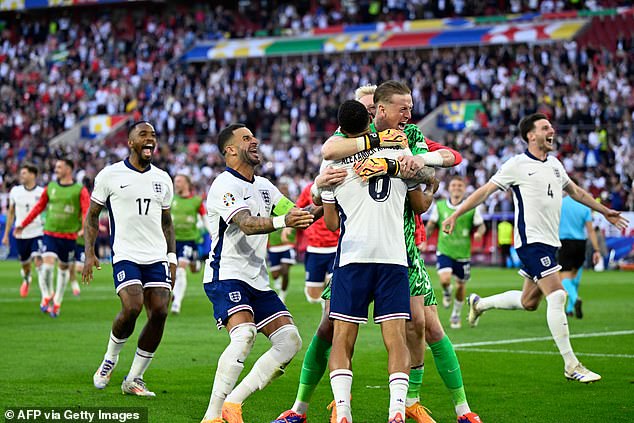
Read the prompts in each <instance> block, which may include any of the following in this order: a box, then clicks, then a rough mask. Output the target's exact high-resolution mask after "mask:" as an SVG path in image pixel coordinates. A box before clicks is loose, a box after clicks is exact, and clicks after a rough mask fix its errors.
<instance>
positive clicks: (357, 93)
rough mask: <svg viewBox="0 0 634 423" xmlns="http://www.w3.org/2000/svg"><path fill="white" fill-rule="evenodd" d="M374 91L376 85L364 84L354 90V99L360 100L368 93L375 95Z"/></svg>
mask: <svg viewBox="0 0 634 423" xmlns="http://www.w3.org/2000/svg"><path fill="white" fill-rule="evenodd" d="M374 91H376V85H363V86H361V87H359V88H357V89H356V90H354V99H355V100H360V99H361V97H364V96H366V95H374Z"/></svg>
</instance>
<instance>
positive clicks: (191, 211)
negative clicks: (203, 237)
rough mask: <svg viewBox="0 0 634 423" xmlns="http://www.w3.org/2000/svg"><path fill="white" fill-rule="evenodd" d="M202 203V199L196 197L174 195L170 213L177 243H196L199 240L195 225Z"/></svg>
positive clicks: (198, 232)
mask: <svg viewBox="0 0 634 423" xmlns="http://www.w3.org/2000/svg"><path fill="white" fill-rule="evenodd" d="M202 203H203V199H202V198H201V197H199V196H197V195H194V196H192V197H189V198H185V197H181V196H179V195H174V199H173V200H172V206H171V208H170V211H171V213H172V222H173V224H174V235H175V238H176V240H177V241H196V240H198V239H199V238H200V231H199V230H198V227H197V223H198V214H200V211H201V207H202Z"/></svg>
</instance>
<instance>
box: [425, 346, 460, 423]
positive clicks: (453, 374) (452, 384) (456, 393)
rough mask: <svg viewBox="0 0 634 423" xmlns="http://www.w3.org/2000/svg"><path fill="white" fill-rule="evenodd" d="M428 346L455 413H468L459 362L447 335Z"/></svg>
mask: <svg viewBox="0 0 634 423" xmlns="http://www.w3.org/2000/svg"><path fill="white" fill-rule="evenodd" d="M429 348H430V349H431V353H432V356H433V357H434V363H436V370H438V374H439V375H440V378H441V379H442V381H443V382H444V383H445V386H446V387H447V389H449V392H450V393H451V400H452V401H453V404H454V407H455V408H456V414H457V415H458V416H461V415H463V414H466V413H468V412H469V411H470V410H469V405H468V403H467V395H466V394H465V391H464V385H463V383H462V372H461V370H460V363H459V362H458V357H457V356H456V351H455V350H454V347H453V344H452V343H451V341H450V340H449V337H448V336H447V335H445V336H444V337H443V338H442V339H441V340H440V341H438V342H434V343H433V344H429ZM463 410H467V411H463ZM461 411H462V412H461Z"/></svg>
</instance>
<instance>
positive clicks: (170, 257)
mask: <svg viewBox="0 0 634 423" xmlns="http://www.w3.org/2000/svg"><path fill="white" fill-rule="evenodd" d="M167 262H168V263H169V264H178V259H177V258H176V253H167Z"/></svg>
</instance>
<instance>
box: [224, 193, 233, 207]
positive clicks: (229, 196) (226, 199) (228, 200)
mask: <svg viewBox="0 0 634 423" xmlns="http://www.w3.org/2000/svg"><path fill="white" fill-rule="evenodd" d="M222 202H223V203H224V204H225V207H231V206H233V205H234V204H235V202H236V197H234V196H233V194H232V193H230V192H227V193H226V194H225V195H224V196H223V197H222Z"/></svg>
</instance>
